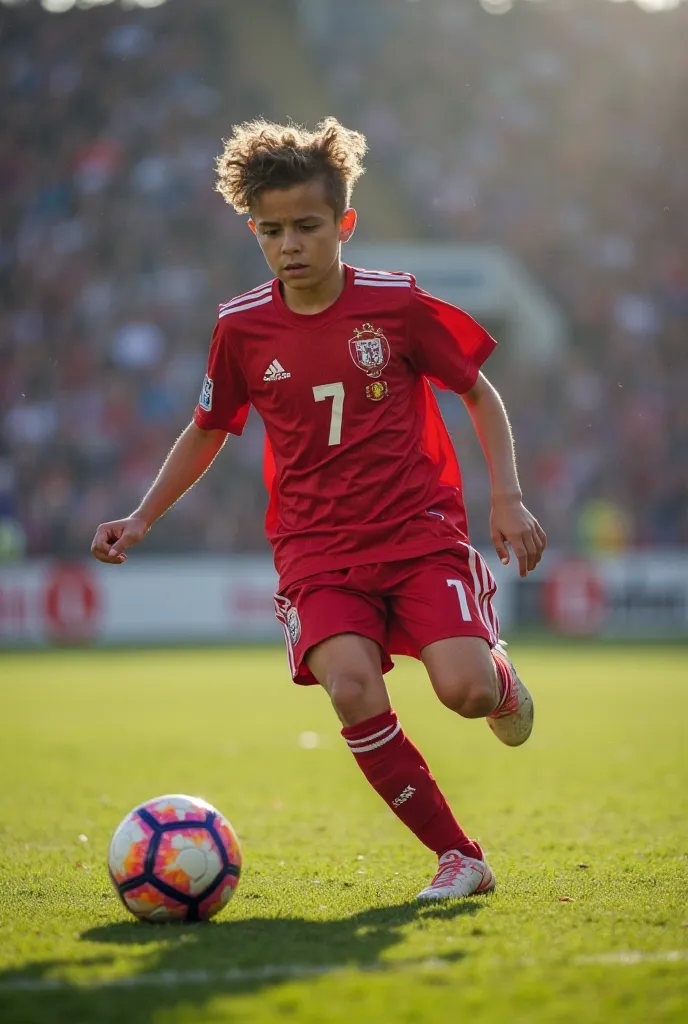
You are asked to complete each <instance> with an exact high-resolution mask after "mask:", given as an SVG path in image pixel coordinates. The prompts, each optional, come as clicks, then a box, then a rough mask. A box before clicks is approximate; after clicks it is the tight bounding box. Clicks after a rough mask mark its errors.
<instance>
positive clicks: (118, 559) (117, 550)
mask: <svg viewBox="0 0 688 1024" xmlns="http://www.w3.org/2000/svg"><path fill="white" fill-rule="evenodd" d="M147 532H148V525H147V524H146V522H145V520H144V519H142V518H141V517H140V516H128V518H127V519H115V520H114V521H113V522H112V523H101V525H100V526H99V527H98V529H97V530H96V535H95V537H94V538H93V543H92V544H91V554H92V555H93V557H94V558H97V559H98V561H99V562H106V563H107V564H108V565H121V564H122V562H126V560H127V556H126V555H125V554H124V552H125V551H126V549H127V548H130V547H133V545H134V544H138V543H139V542H140V541H142V540H143V538H144V537H145V536H146V533H147Z"/></svg>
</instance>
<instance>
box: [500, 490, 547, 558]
mask: <svg viewBox="0 0 688 1024" xmlns="http://www.w3.org/2000/svg"><path fill="white" fill-rule="evenodd" d="M490 533H491V534H492V543H493V544H494V546H495V551H496V552H497V554H498V555H499V560H500V562H502V564H503V565H508V564H509V560H510V555H509V549H508V547H507V544H510V545H511V548H512V549H513V552H514V554H515V555H516V558H517V559H518V574H519V576H521V577H522V578H525V577H526V576H527V575H528V573H529V572H532V571H533V569H534V568H535V566H536V565H537V564H538V562H539V561H540V559H541V558H542V555H543V552H544V550H545V548H546V547H547V536H546V534H545V531H544V530H543V529H542V527H541V526H540V524H539V523H538V521H537V519H536V518H535V516H532V515H531V514H530V512H529V511H528V509H527V508H526V507H525V505H524V504H523V502H522V501H521V500H520V498H493V500H492V511H491V513H490Z"/></svg>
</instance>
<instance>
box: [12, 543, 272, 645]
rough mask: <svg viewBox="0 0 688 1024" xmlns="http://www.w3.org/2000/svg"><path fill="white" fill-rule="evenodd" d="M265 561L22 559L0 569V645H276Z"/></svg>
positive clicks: (268, 569)
mask: <svg viewBox="0 0 688 1024" xmlns="http://www.w3.org/2000/svg"><path fill="white" fill-rule="evenodd" d="M276 585H277V577H276V574H275V571H274V569H273V567H272V564H271V562H270V560H269V559H264V558H231V559H230V558H213V557H209V556H197V557H184V558H156V557H151V558H141V559H140V560H138V561H137V560H134V559H132V560H131V561H130V562H128V563H127V564H126V565H122V566H106V565H100V564H99V563H97V562H95V561H80V562H43V561H40V562H27V563H24V564H20V565H16V566H8V567H5V568H0V645H4V646H24V645H27V646H36V645H37V646H44V645H49V644H52V643H69V642H79V641H88V642H91V643H95V644H118V643H134V644H135V643H169V642H171V641H180V642H185V643H195V642H198V643H203V642H210V641H212V642H217V641H223V640H228V641H238V640H243V641H247V642H257V643H259V642H270V641H277V640H280V639H283V636H284V634H283V632H282V628H281V627H280V626H279V625H278V623H277V621H276V619H275V615H274V610H273V608H274V606H273V594H274V592H275V589H276Z"/></svg>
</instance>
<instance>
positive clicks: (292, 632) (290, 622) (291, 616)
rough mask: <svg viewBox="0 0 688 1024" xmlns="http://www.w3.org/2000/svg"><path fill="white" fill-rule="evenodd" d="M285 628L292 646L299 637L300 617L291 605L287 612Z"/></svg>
mask: <svg viewBox="0 0 688 1024" xmlns="http://www.w3.org/2000/svg"><path fill="white" fill-rule="evenodd" d="M287 629H288V630H289V639H290V640H291V642H292V646H296V644H297V643H298V642H299V640H300V639H301V619H300V618H299V613H298V612H297V610H296V608H294V606H293V605H292V606H291V608H290V609H289V611H288V612H287Z"/></svg>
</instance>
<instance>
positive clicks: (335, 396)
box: [313, 381, 344, 445]
mask: <svg viewBox="0 0 688 1024" xmlns="http://www.w3.org/2000/svg"><path fill="white" fill-rule="evenodd" d="M313 398H314V399H315V400H316V402H324V401H325V399H326V398H331V399H332V416H331V418H330V439H329V441H328V442H327V443H328V445H333V444H341V443H342V413H343V411H344V385H343V384H342V382H341V381H338V382H337V383H336V384H317V385H316V386H315V387H314V388H313Z"/></svg>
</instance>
